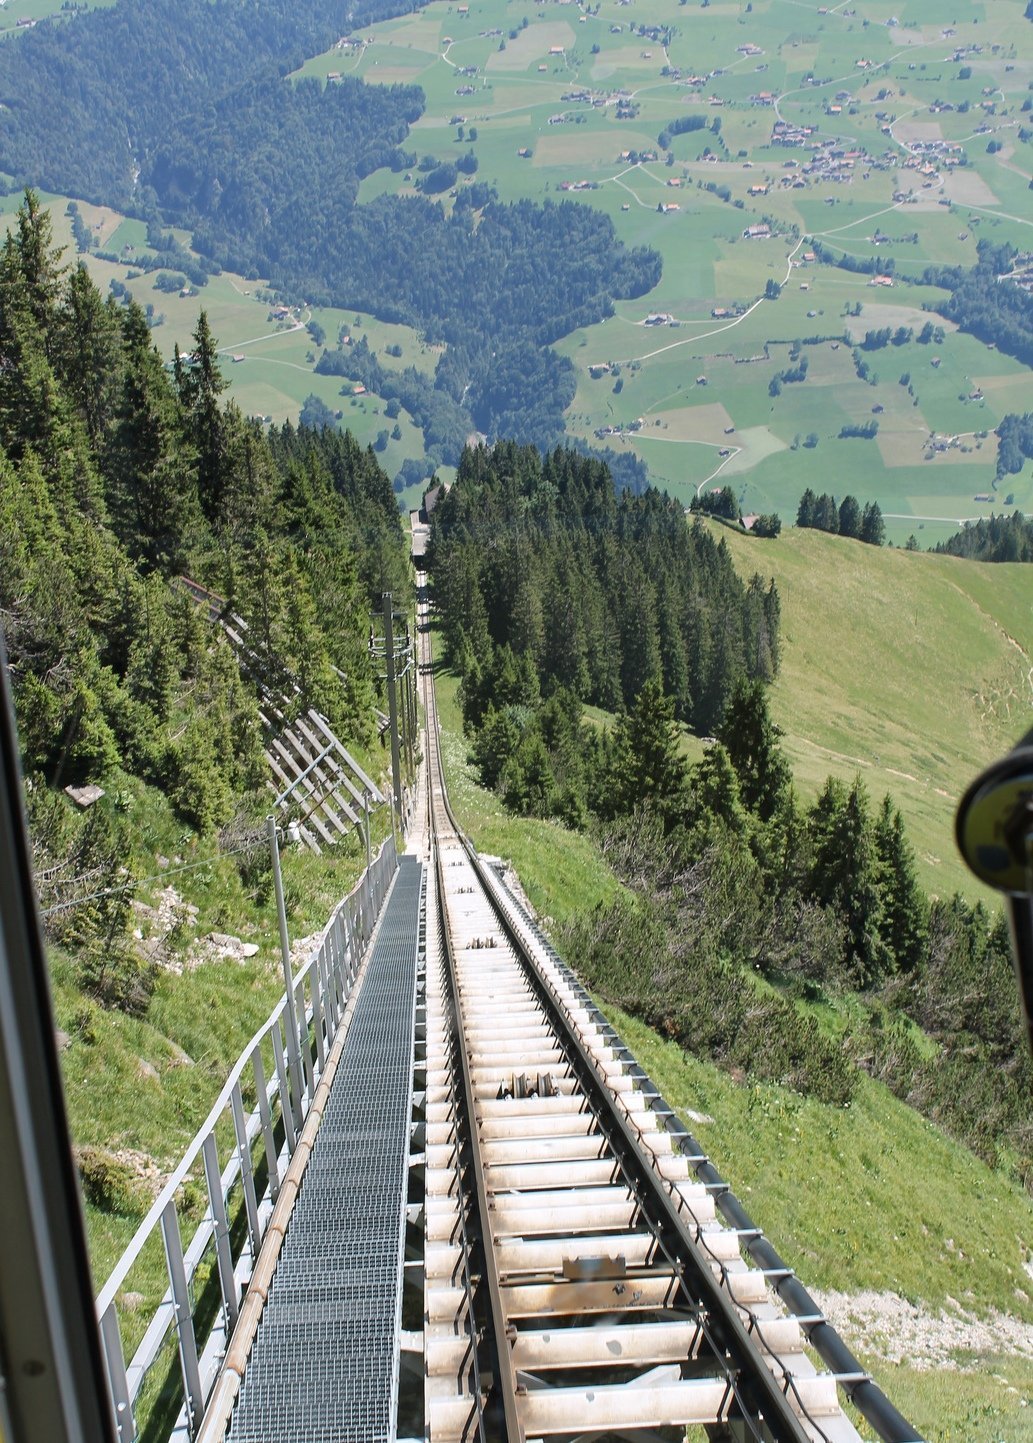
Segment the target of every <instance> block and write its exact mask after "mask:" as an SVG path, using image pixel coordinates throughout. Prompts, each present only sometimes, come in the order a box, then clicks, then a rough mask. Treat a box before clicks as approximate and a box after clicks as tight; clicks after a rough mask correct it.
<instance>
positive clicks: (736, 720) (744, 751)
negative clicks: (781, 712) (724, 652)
mask: <svg viewBox="0 0 1033 1443" xmlns="http://www.w3.org/2000/svg"><path fill="white" fill-rule="evenodd" d="M717 737H718V740H719V741H721V742H723V743H724V745H725V746H726V747H727V749H728V755H729V758H730V759H731V763H732V766H733V767H734V768H735V771H736V774H737V775H738V778H739V788H740V791H741V793H742V799H743V802H744V804H745V805H746V806H747V807H748V808H749V809H750V811H751V812H754V813H756V815H757V816H758V817H759V818H760V819H761V821H765V822H766V821H767V820H768V818H769V817H770V816H771V814H772V813H773V812H774V810H775V807H776V806H777V804H778V798H779V796H780V794H781V793H782V792H783V791H784V790H785V788H786V787H787V786H788V785H789V782H790V773H789V765H788V763H787V762H786V760H785V757H784V756H783V755H782V751H781V748H780V747H779V744H778V730H777V728H776V726H775V724H774V722H773V721H772V720H771V717H770V715H769V714H768V704H767V699H766V697H765V695H764V688H763V686H762V684H761V683H760V682H759V681H749V682H747V681H743V682H740V683H739V685H738V687H737V688H736V690H735V691H734V692H733V693H732V697H731V700H730V701H729V703H728V706H727V707H726V708H725V714H724V717H723V718H722V720H721V725H720V726H719V727H718V729H717Z"/></svg>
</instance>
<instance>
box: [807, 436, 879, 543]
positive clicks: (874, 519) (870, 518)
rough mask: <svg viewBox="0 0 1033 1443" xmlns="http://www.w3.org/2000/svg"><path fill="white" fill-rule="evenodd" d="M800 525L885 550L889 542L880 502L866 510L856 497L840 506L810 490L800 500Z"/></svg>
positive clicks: (823, 494) (841, 503)
mask: <svg viewBox="0 0 1033 1443" xmlns="http://www.w3.org/2000/svg"><path fill="white" fill-rule="evenodd" d="M845 429H846V428H845V427H844V430H845ZM840 434H842V432H841V433H840ZM796 524H797V526H810V527H813V528H814V529H815V530H816V531H828V532H831V533H832V535H834V536H847V537H849V538H850V539H851V540H853V541H865V542H867V543H868V545H869V546H881V545H882V543H883V541H884V540H885V539H886V523H885V522H884V521H883V519H882V509H881V507H880V506H879V503H878V502H877V501H869V502H867V503H866V504H865V506H864V507H862V506H861V504H860V502H859V501H858V499H857V497H856V496H844V497H843V499H842V501H839V502H837V501H836V498H835V497H834V496H830V495H828V494H827V493H825V492H823V493H822V494H821V495H820V496H815V494H814V492H813V491H812V490H811V488H810V487H809V486H808V488H807V490H806V491H805V492H804V493H803V495H802V496H801V497H800V505H799V507H798V508H797V512H796Z"/></svg>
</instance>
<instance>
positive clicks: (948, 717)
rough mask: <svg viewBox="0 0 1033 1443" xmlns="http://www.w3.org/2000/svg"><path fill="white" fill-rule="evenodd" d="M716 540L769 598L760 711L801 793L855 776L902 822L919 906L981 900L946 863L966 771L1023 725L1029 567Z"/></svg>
mask: <svg viewBox="0 0 1033 1443" xmlns="http://www.w3.org/2000/svg"><path fill="white" fill-rule="evenodd" d="M717 530H719V531H720V532H721V534H722V535H723V536H724V538H725V540H726V542H727V545H728V547H729V549H730V551H731V553H732V556H733V558H734V560H735V564H736V567H737V569H738V570H739V572H740V574H741V575H742V576H744V577H745V576H749V575H750V574H752V572H754V571H755V570H759V571H760V572H761V573H762V575H763V576H764V577H765V578H767V577H768V576H772V577H774V579H775V583H776V585H777V587H778V593H779V597H780V599H781V603H782V663H781V668H780V671H779V674H778V677H777V678H776V679H775V681H774V682H773V684H772V686H771V688H770V691H769V705H770V707H771V713H772V716H773V717H774V719H775V720H776V721H777V723H778V724H779V726H781V728H782V729H783V732H784V738H783V745H784V748H785V750H786V753H787V754H788V756H789V759H790V761H791V764H792V769H793V776H794V778H795V780H796V783H797V786H798V787H799V789H800V791H801V793H802V794H803V795H804V796H805V797H807V798H811V797H813V796H815V795H816V794H817V792H818V791H819V789H820V788H821V786H822V784H823V783H824V780H825V778H826V776H827V775H828V774H829V773H832V774H834V775H836V776H838V777H841V778H843V779H844V780H846V781H849V780H850V779H851V778H852V777H853V776H854V775H855V774H856V773H857V772H860V773H861V774H862V776H863V777H864V780H865V783H866V785H867V787H868V790H869V792H870V793H871V794H872V795H873V796H876V797H881V796H882V795H883V793H885V792H890V793H891V794H892V796H893V799H894V801H895V802H896V803H897V805H898V806H899V807H900V809H901V812H902V813H903V815H904V820H905V822H906V824H907V829H908V834H909V836H910V838H911V840H912V843H913V845H914V847H915V850H916V852H917V854H918V863H919V872H920V878H921V881H922V884H923V885H924V886H925V887H926V889H927V890H928V891H930V892H933V893H937V894H940V895H945V894H947V893H949V892H951V891H953V890H954V889H956V888H957V889H960V890H961V891H962V892H963V893H965V895H966V896H969V897H970V898H972V899H974V898H975V897H976V896H977V895H980V894H982V895H983V896H984V897H986V898H987V899H988V900H991V899H990V894H988V893H986V892H985V891H984V889H982V888H980V887H979V884H978V883H976V882H975V881H974V879H973V878H972V877H971V875H970V874H969V872H968V871H967V869H966V868H965V867H964V865H963V864H962V862H961V860H960V858H959V857H958V855H957V852H956V849H955V846H954V840H953V830H952V829H953V816H954V808H955V806H956V803H957V799H958V797H959V796H960V795H961V792H962V791H963V790H964V788H965V786H966V785H967V784H968V782H969V781H970V780H971V778H972V777H973V776H974V775H975V774H976V772H977V771H978V770H979V769H980V768H981V767H983V766H985V765H986V764H987V763H988V762H989V761H991V760H993V759H994V758H995V757H998V756H1000V755H1001V754H1002V753H1003V752H1005V751H1006V750H1007V749H1008V748H1009V747H1011V746H1013V745H1014V744H1015V742H1016V741H1017V740H1018V738H1019V737H1020V736H1021V735H1022V733H1023V731H1024V730H1025V729H1027V728H1028V727H1029V726H1030V724H1031V722H1033V604H1031V588H1030V571H1029V568H1028V567H1026V566H1021V565H1001V564H998V565H991V564H988V563H978V562H972V561H960V560H957V559H955V558H953V557H948V556H932V555H928V554H926V553H922V552H909V551H901V550H895V549H882V548H876V547H872V546H863V545H861V544H860V543H858V542H854V541H845V540H841V539H840V538H839V537H836V536H828V535H825V534H824V533H821V532H818V531H811V530H797V529H796V528H787V529H785V530H783V532H782V534H781V536H780V537H779V538H778V539H777V540H776V541H756V540H752V539H751V538H750V537H748V536H744V535H742V534H741V533H739V532H737V531H735V530H733V529H731V528H725V527H720V526H719V525H717V524H715V531H717ZM993 904H994V905H995V906H996V900H995V899H993Z"/></svg>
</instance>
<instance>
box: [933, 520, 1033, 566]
mask: <svg viewBox="0 0 1033 1443" xmlns="http://www.w3.org/2000/svg"><path fill="white" fill-rule="evenodd" d="M936 550H937V551H942V552H944V553H946V555H948V556H964V557H966V558H967V559H968V560H969V561H1033V520H1031V519H1030V518H1029V517H1028V516H1023V515H1021V514H1020V513H1019V512H1018V511H1013V512H1012V513H1011V515H1010V516H987V517H985V518H981V519H980V520H979V521H972V522H970V523H969V525H968V526H963V527H962V528H961V530H960V531H956V532H955V533H954V535H953V536H949V537H948V538H947V540H946V541H941V542H940V543H939V545H938V546H937V547H936Z"/></svg>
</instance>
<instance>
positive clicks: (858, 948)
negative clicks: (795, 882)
mask: <svg viewBox="0 0 1033 1443" xmlns="http://www.w3.org/2000/svg"><path fill="white" fill-rule="evenodd" d="M809 820H810V828H811V836H812V843H813V862H812V866H811V874H810V879H809V887H810V892H811V895H812V896H813V897H814V898H815V900H817V901H819V902H820V903H821V904H822V905H823V906H825V907H831V908H833V910H834V911H836V912H837V913H838V914H839V916H840V918H841V920H842V922H843V925H844V927H845V928H846V932H847V961H848V962H849V964H850V966H851V968H852V970H853V974H854V979H855V981H856V982H857V984H858V986H860V987H869V986H872V985H874V984H875V983H877V982H878V981H879V980H880V978H882V977H883V976H884V975H885V974H886V972H887V971H888V970H889V966H890V962H891V958H890V955H889V952H888V949H887V947H886V945H885V943H884V942H883V940H882V936H881V926H882V897H881V891H880V868H879V858H878V853H877V851H876V846H875V838H874V835H873V830H872V824H871V819H870V817H869V814H868V796H867V793H866V791H865V789H864V786H863V785H862V783H861V779H860V777H858V778H856V779H855V780H854V784H853V786H852V787H851V789H850V791H849V793H845V791H844V788H843V785H842V783H841V782H838V781H836V780H835V779H834V778H832V777H830V778H829V780H828V781H827V782H826V784H825V788H824V790H823V792H822V794H821V796H820V797H819V798H818V800H817V802H815V804H814V806H813V807H812V809H811V812H810V818H809Z"/></svg>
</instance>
